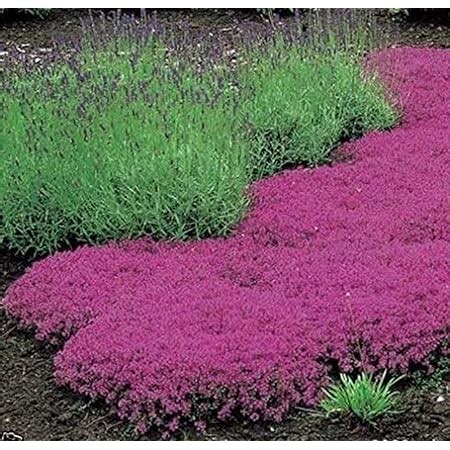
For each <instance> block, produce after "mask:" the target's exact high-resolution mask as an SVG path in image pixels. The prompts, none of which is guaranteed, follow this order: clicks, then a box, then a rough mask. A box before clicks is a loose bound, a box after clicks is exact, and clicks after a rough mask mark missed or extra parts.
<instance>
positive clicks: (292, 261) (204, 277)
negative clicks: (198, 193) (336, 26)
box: [4, 48, 450, 431]
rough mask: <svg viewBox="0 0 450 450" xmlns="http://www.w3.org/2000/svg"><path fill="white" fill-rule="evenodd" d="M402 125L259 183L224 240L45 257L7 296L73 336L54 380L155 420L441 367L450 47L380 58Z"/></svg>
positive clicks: (447, 251) (244, 409)
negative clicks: (346, 376)
mask: <svg viewBox="0 0 450 450" xmlns="http://www.w3.org/2000/svg"><path fill="white" fill-rule="evenodd" d="M372 62H373V63H376V64H377V65H380V67H381V68H382V71H383V72H384V76H385V78H386V79H387V80H388V81H389V82H390V83H391V85H392V86H393V88H394V89H395V90H396V91H397V94H398V97H399V99H400V101H401V103H402V104H403V107H404V113H403V114H404V115H403V121H402V125H401V126H399V127H398V128H397V129H395V130H393V131H391V132H378V133H371V134H369V135H367V136H366V137H364V138H363V139H360V140H358V141H356V142H354V143H349V144H346V145H345V146H343V149H342V151H345V152H349V153H351V154H352V155H353V161H352V162H350V163H345V164H339V165H336V166H334V167H330V166H327V167H320V168H317V169H313V170H305V169H298V170H290V171H285V172H283V173H281V174H279V175H277V176H274V177H272V178H269V179H265V180H262V181H259V182H257V183H255V184H254V185H253V186H252V187H251V195H252V196H253V199H254V207H253V209H252V211H251V213H250V214H249V216H248V218H247V219H246V220H245V221H244V222H243V223H242V224H241V225H240V226H239V227H238V229H237V230H236V232H235V234H234V235H233V236H232V237H230V238H228V239H210V240H204V241H201V242H193V243H176V244H168V243H159V244H155V243H152V242H150V241H148V240H138V241H134V242H125V243H121V244H110V245H106V246H103V247H99V248H89V247H84V248H80V249H78V250H76V251H73V252H63V253H58V254H56V255H54V256H51V257H48V258H47V259H45V260H43V261H41V262H38V263H36V264H35V265H34V266H33V267H32V268H31V270H29V271H28V273H27V274H25V275H24V276H23V277H22V278H21V279H19V280H18V281H17V282H16V283H15V284H14V285H13V286H12V287H11V288H10V290H9V291H8V293H7V295H6V298H5V301H4V304H5V307H6V309H7V310H8V312H9V313H11V314H12V315H14V316H16V317H18V318H19V319H20V320H21V321H22V323H23V324H24V325H27V326H33V327H35V329H36V330H37V335H38V337H40V338H45V339H55V338H61V337H63V338H64V339H66V341H67V342H66V343H65V346H64V347H63V349H62V350H61V351H60V352H59V353H58V354H57V356H56V359H55V367H56V369H55V370H56V377H57V379H58V380H59V381H60V382H61V383H63V384H66V385H69V386H70V387H71V388H72V389H74V390H76V391H78V392H80V393H83V394H88V395H90V396H92V397H100V398H105V399H106V400H107V401H108V402H109V403H110V404H111V405H113V407H114V408H115V409H116V411H117V412H118V413H119V414H120V415H121V417H124V418H127V419H130V420H132V421H133V422H135V423H137V424H138V425H139V428H140V429H141V430H142V431H144V430H145V429H146V428H147V426H148V425H156V426H163V427H165V429H166V430H174V429H176V428H178V427H179V426H180V425H181V424H182V423H183V422H184V421H186V420H189V421H192V422H194V423H196V424H197V425H198V426H202V424H203V422H202V421H203V420H204V419H207V418H208V417H210V415H211V414H212V413H214V414H215V415H217V416H218V417H219V418H226V417H228V416H229V415H230V414H232V413H235V412H237V411H238V412H240V413H242V414H244V415H246V416H248V417H250V418H251V419H252V420H253V419H254V420H256V419H258V418H269V419H275V420H279V419H280V418H281V417H282V415H283V414H284V413H285V412H286V411H287V410H288V408H289V407H290V406H292V405H294V404H298V403H302V404H308V405H310V404H314V403H315V402H316V401H317V400H318V398H319V396H320V387H321V386H323V385H324V384H326V383H327V381H328V377H329V373H330V370H331V368H335V367H336V365H337V366H338V368H339V369H340V370H345V371H348V370H352V369H355V368H356V369H358V368H360V367H361V365H363V366H364V368H365V369H366V370H367V369H381V368H389V369H391V370H392V371H405V370H406V369H408V368H410V367H411V366H413V365H417V364H425V365H426V364H428V363H429V362H430V357H431V354H432V353H433V352H434V351H436V350H437V349H438V348H439V346H440V345H441V344H442V342H443V341H444V340H445V339H447V338H448V330H449V325H450V296H449V290H450V289H449V284H450V280H449V273H450V267H449V262H450V246H449V243H448V240H449V234H450V227H449V220H450V219H449V211H450V208H449V201H450V199H449V180H450V158H449V156H450V151H449V147H450V129H449V126H450V76H449V74H450V52H449V51H445V50H432V49H407V48H405V49H395V50H387V51H384V52H381V53H380V54H378V55H376V56H375V57H373V58H372Z"/></svg>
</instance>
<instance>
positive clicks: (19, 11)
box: [0, 8, 50, 19]
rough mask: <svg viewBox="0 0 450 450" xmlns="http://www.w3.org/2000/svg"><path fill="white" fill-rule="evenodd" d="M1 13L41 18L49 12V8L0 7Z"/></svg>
mask: <svg viewBox="0 0 450 450" xmlns="http://www.w3.org/2000/svg"><path fill="white" fill-rule="evenodd" d="M2 14H13V15H16V16H30V17H39V18H41V19H43V18H44V17H46V16H48V15H49V14H50V8H0V15H2Z"/></svg>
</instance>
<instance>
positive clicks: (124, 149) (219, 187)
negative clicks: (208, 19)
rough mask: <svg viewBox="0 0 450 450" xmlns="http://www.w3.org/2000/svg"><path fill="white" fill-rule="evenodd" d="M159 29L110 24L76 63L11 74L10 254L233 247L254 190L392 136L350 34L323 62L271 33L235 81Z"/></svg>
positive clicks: (253, 48)
mask: <svg viewBox="0 0 450 450" xmlns="http://www.w3.org/2000/svg"><path fill="white" fill-rule="evenodd" d="M160 28H161V27H160V26H159V24H158V23H157V22H156V21H155V20H154V19H148V18H142V20H141V21H140V22H139V23H137V22H136V21H134V20H131V19H130V18H126V17H125V18H122V19H117V20H114V21H113V22H108V21H101V20H100V21H97V22H92V24H90V25H89V27H88V29H87V32H86V33H85V38H84V40H83V42H82V43H81V45H80V46H79V47H78V48H77V50H76V52H75V55H73V56H72V57H71V58H70V59H67V58H64V57H60V58H56V59H55V61H51V62H49V63H48V64H45V65H42V66H39V67H31V66H30V64H29V63H28V62H26V61H25V62H23V63H21V64H18V63H17V60H15V61H10V65H11V67H10V68H7V70H6V71H5V72H4V74H3V78H2V84H3V89H2V90H1V93H0V102H1V106H2V108H1V110H2V113H3V118H2V129H1V135H0V139H1V140H0V157H1V158H0V202H1V204H2V210H1V212H0V243H5V244H7V245H9V246H10V247H13V248H16V249H18V250H20V251H22V252H25V251H28V250H31V251H34V252H36V253H46V252H51V251H54V250H56V249H58V248H61V247H65V246H70V245H73V244H75V243H80V242H88V243H99V242H103V241H106V240H110V239H123V238H131V237H137V236H141V235H144V234H150V235H152V236H154V237H155V238H163V239H169V238H177V239H187V238H201V237H204V236H211V235H216V236H217V235H225V234H227V233H228V232H229V231H230V229H231V228H232V227H233V226H234V225H235V224H236V223H237V222H238V221H239V220H240V219H241V218H242V216H243V215H244V213H245V211H246V208H247V205H248V199H247V198H246V196H245V188H246V186H247V185H248V184H249V183H250V182H251V181H253V180H255V179H257V178H259V177H261V176H264V175H267V174H272V173H274V172H276V171H277V170H280V169H281V168H283V167H284V166H286V165H287V164H301V163H305V164H318V163H319V162H322V161H325V160H326V159H327V157H328V155H329V152H330V150H331V149H332V148H333V146H335V145H336V144H337V143H338V142H339V141H340V140H342V139H343V138H346V137H350V136H354V135H355V134H360V133H362V132H364V131H366V130H367V129H374V128H377V129H378V128H385V127H388V126H391V125H392V124H393V123H394V121H395V111H394V109H393V108H392V106H391V105H390V104H389V102H387V100H386V98H385V95H384V93H383V90H382V89H381V87H380V86H379V84H378V83H377V82H376V81H375V80H373V79H371V78H370V77H368V78H365V77H364V76H363V74H362V70H361V66H360V64H359V60H358V57H357V56H355V55H359V54H360V48H362V46H361V44H360V43H359V42H356V43H355V42H353V47H352V45H350V44H349V37H348V35H345V36H346V39H347V41H348V42H345V43H344V50H341V48H342V42H341V41H339V39H338V37H337V36H336V35H334V34H333V33H331V32H330V33H328V35H327V39H326V41H325V40H324V41H323V42H324V43H325V44H326V45H322V47H321V46H320V45H318V44H319V40H318V39H316V40H315V41H311V42H309V43H306V45H305V43H304V42H303V41H301V40H300V37H301V36H300V35H299V34H298V33H297V34H296V31H295V30H294V29H291V30H289V32H288V33H287V34H286V30H284V31H276V30H275V31H274V30H273V29H270V30H269V29H268V31H267V33H265V34H262V35H260V38H258V39H251V40H252V41H256V44H252V45H248V44H246V43H245V42H242V43H241V48H242V51H241V55H240V56H241V64H238V67H237V68H233V67H230V65H229V64H228V61H227V60H226V58H224V57H223V53H224V52H223V51H222V50H224V49H222V48H221V47H218V46H217V45H215V46H214V45H212V46H211V45H209V46H208V45H207V43H204V44H199V45H192V42H189V37H188V35H187V34H184V35H181V37H180V35H177V36H176V38H175V37H174V36H172V35H170V34H168V33H167V32H166V31H164V30H161V29H160ZM283 36H285V37H283ZM300 44H301V45H300ZM326 47H329V48H331V49H332V50H333V51H330V50H327V51H324V49H325V48H326ZM355 49H356V50H355ZM56 53H57V52H56Z"/></svg>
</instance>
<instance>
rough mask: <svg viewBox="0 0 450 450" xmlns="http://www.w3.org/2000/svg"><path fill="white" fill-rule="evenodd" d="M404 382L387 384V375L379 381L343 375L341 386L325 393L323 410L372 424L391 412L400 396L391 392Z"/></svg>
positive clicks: (329, 389) (394, 379) (322, 404)
mask: <svg viewBox="0 0 450 450" xmlns="http://www.w3.org/2000/svg"><path fill="white" fill-rule="evenodd" d="M401 378H403V377H401V376H400V377H396V378H391V379H390V380H388V381H386V371H384V373H383V375H382V376H381V377H380V379H379V380H378V381H376V380H374V378H373V375H372V374H367V373H361V374H359V375H358V376H357V378H356V379H355V380H352V379H351V378H350V377H349V376H348V375H346V374H341V376H340V382H339V383H337V384H334V385H332V386H330V387H329V388H328V389H325V398H324V399H323V400H322V402H321V404H320V407H321V408H322V409H323V410H324V411H325V412H326V413H327V414H333V413H347V414H353V415H355V416H356V417H357V418H358V419H360V420H362V421H364V422H369V423H370V422H373V421H374V420H375V419H377V418H379V417H380V416H382V415H384V414H386V413H388V412H390V411H392V408H393V407H394V404H395V396H396V395H397V392H395V391H393V389H392V388H393V387H394V385H395V384H396V383H398V381H399V380H400V379H401Z"/></svg>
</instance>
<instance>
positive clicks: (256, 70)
mask: <svg viewBox="0 0 450 450" xmlns="http://www.w3.org/2000/svg"><path fill="white" fill-rule="evenodd" d="M251 56H252V61H253V65H250V66H249V67H248V68H247V70H244V71H243V73H242V74H241V77H242V84H243V85H244V86H247V87H248V89H249V90H250V91H251V92H252V95H249V96H248V97H247V102H246V103H245V104H244V110H245V113H244V116H245V117H246V119H247V120H248V123H247V125H248V126H247V132H248V138H249V140H250V142H251V151H252V156H253V158H252V162H253V166H252V171H253V174H254V177H255V178H259V177H261V176H265V175H272V174H273V173H275V172H277V171H279V170H280V168H282V167H285V166H289V165H298V164H304V165H309V166H315V165H317V164H320V163H323V162H326V161H327V159H328V157H329V155H330V151H331V150H332V149H333V148H334V147H336V146H337V145H338V144H340V143H341V142H342V141H344V140H345V139H348V138H351V137H357V136H360V135H362V134H363V133H365V132H366V131H368V130H381V129H385V128H389V127H391V126H393V125H394V124H395V122H396V119H397V113H396V111H395V109H394V108H393V107H392V104H390V103H389V102H388V101H386V97H385V95H384V89H383V87H382V85H381V84H380V82H379V80H377V78H376V76H375V75H368V74H364V72H363V69H362V67H361V65H360V63H359V61H358V59H357V58H356V54H355V53H354V50H352V52H349V51H348V50H346V51H338V50H337V48H336V47H335V46H334V47H333V43H330V46H329V47H328V51H325V50H322V51H320V52H318V53H317V52H315V51H313V52H308V51H306V50H305V49H304V48H302V47H300V46H294V45H289V43H287V42H284V41H282V40H277V41H275V42H274V43H273V44H271V47H269V48H265V49H264V50H263V51H260V52H255V51H254V52H253V53H252V55H251Z"/></svg>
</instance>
